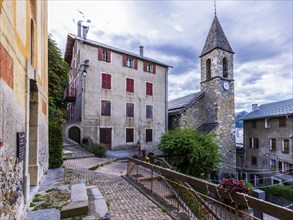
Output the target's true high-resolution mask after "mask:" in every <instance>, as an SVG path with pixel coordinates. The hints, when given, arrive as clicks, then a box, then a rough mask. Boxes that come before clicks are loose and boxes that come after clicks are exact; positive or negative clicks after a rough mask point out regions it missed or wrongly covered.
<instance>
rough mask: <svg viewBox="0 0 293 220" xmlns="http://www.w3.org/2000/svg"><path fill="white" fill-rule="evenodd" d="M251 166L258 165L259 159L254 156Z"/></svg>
mask: <svg viewBox="0 0 293 220" xmlns="http://www.w3.org/2000/svg"><path fill="white" fill-rule="evenodd" d="M251 164H252V165H257V158H256V157H254V156H252V157H251Z"/></svg>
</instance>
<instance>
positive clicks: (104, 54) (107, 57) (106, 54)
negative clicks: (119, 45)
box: [98, 47, 111, 63]
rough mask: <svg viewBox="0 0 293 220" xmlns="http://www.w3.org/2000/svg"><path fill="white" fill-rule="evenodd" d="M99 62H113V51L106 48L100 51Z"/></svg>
mask: <svg viewBox="0 0 293 220" xmlns="http://www.w3.org/2000/svg"><path fill="white" fill-rule="evenodd" d="M98 60H101V61H106V62H108V63H110V62H111V50H107V49H104V48H101V47H100V48H99V49H98Z"/></svg>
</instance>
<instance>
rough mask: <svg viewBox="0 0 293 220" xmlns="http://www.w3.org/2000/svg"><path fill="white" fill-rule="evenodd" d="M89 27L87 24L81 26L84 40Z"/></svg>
mask: <svg viewBox="0 0 293 220" xmlns="http://www.w3.org/2000/svg"><path fill="white" fill-rule="evenodd" d="M89 29H90V28H89V27H88V26H82V38H83V39H84V40H86V38H87V33H88V31H89Z"/></svg>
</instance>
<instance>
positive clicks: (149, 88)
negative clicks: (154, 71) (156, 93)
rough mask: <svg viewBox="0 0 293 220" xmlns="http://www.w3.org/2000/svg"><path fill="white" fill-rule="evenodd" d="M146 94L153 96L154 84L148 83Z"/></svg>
mask: <svg viewBox="0 0 293 220" xmlns="http://www.w3.org/2000/svg"><path fill="white" fill-rule="evenodd" d="M146 94H147V95H153V84H152V83H148V82H147V83H146Z"/></svg>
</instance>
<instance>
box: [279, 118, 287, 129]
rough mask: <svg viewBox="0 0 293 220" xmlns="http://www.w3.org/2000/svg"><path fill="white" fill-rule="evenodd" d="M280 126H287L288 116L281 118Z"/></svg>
mask: <svg viewBox="0 0 293 220" xmlns="http://www.w3.org/2000/svg"><path fill="white" fill-rule="evenodd" d="M279 127H286V117H281V118H279Z"/></svg>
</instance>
